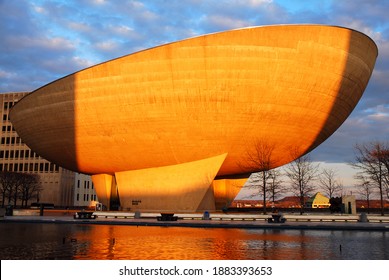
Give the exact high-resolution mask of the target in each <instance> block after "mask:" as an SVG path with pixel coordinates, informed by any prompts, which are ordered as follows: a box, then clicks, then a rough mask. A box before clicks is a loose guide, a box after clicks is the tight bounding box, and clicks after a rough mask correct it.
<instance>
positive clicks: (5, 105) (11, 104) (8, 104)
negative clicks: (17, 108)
mask: <svg viewBox="0 0 389 280" xmlns="http://www.w3.org/2000/svg"><path fill="white" fill-rule="evenodd" d="M14 104H15V102H4V105H3V108H4V110H7V109H10V108H12V106H13V105H14Z"/></svg>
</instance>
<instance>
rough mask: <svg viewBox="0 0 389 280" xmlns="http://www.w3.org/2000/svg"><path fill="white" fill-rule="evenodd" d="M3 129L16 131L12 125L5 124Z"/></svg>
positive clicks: (4, 130)
mask: <svg viewBox="0 0 389 280" xmlns="http://www.w3.org/2000/svg"><path fill="white" fill-rule="evenodd" d="M2 131H3V132H11V131H16V130H15V128H14V127H13V126H12V125H3V128H2Z"/></svg>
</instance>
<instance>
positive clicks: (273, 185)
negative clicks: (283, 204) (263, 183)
mask: <svg viewBox="0 0 389 280" xmlns="http://www.w3.org/2000/svg"><path fill="white" fill-rule="evenodd" d="M269 173H270V176H269V183H268V185H269V188H268V190H269V193H270V199H271V201H272V202H275V200H276V198H277V197H278V196H279V195H280V194H281V193H282V192H284V191H285V188H284V186H283V181H282V180H281V179H280V178H281V176H282V174H281V171H280V170H279V169H273V170H271V171H270V172H269Z"/></svg>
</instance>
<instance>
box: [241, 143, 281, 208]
mask: <svg viewBox="0 0 389 280" xmlns="http://www.w3.org/2000/svg"><path fill="white" fill-rule="evenodd" d="M249 147H250V148H251V149H248V150H247V151H246V156H245V158H244V161H243V162H242V163H240V165H241V168H242V169H243V170H250V171H251V172H252V171H254V172H255V173H257V174H256V175H255V176H257V177H258V179H257V181H258V183H259V189H260V191H259V194H260V195H262V196H263V213H264V214H266V192H267V181H268V179H269V178H270V169H272V168H273V166H275V161H274V159H273V156H272V155H273V150H274V145H272V144H271V143H269V142H267V141H265V140H256V141H255V142H254V144H253V145H250V146H249ZM255 180H256V179H254V181H255Z"/></svg>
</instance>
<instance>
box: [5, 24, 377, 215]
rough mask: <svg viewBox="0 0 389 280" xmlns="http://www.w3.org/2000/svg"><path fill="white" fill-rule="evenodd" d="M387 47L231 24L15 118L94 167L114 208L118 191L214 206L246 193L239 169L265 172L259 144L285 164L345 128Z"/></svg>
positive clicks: (29, 134) (39, 144)
mask: <svg viewBox="0 0 389 280" xmlns="http://www.w3.org/2000/svg"><path fill="white" fill-rule="evenodd" d="M377 55H378V50H377V46H376V45H375V43H374V42H373V41H372V40H371V39H370V38H369V37H367V36H366V35H364V34H362V33H360V32H358V31H355V30H351V29H347V28H343V27H336V26H323V25H279V26H261V27H249V28H244V29H237V30H230V31H225V32H219V33H214V34H207V35H203V36H199V37H195V38H190V39H186V40H182V41H178V42H174V43H170V44H166V45H162V46H158V47H154V48H151V49H147V50H144V51H139V52H136V53H133V54H130V55H127V56H123V57H120V58H117V59H114V60H111V61H107V62H104V63H101V64H98V65H95V66H93V67H90V68H87V69H84V70H81V71H79V72H76V73H74V74H71V75H69V76H66V77H63V78H61V79H59V80H56V81H54V82H52V83H50V84H47V85H45V86H43V87H41V88H39V89H37V90H35V91H33V92H32V93H31V94H29V95H28V96H26V97H24V98H23V99H22V100H21V101H20V102H18V103H17V104H16V105H15V106H14V108H13V109H12V111H11V114H10V118H11V121H12V123H13V125H14V127H15V129H16V131H17V132H18V134H19V135H20V137H21V138H22V139H23V141H24V142H25V143H27V145H29V147H30V148H31V149H33V150H34V151H35V152H37V153H38V154H40V155H41V156H42V157H45V158H46V159H48V160H50V161H52V162H54V163H57V164H58V165H61V166H62V167H64V168H67V169H70V170H73V171H77V172H81V173H86V174H90V175H92V179H93V181H94V185H95V187H96V192H97V194H98V198H99V200H100V201H101V202H103V203H104V204H105V205H107V206H108V207H109V201H111V200H112V198H116V199H119V200H120V206H121V207H122V209H131V210H161V211H165V210H175V211H178V210H180V211H198V210H205V209H207V210H213V209H216V208H220V207H222V206H223V205H225V203H228V201H230V200H231V199H233V197H234V196H235V195H236V194H237V192H238V191H239V187H241V186H242V183H241V182H240V181H239V180H238V179H234V178H239V177H241V176H240V174H249V173H250V172H255V171H257V170H258V168H257V167H255V166H252V165H250V164H245V155H247V154H250V153H255V151H256V149H257V143H258V142H262V143H263V142H266V143H268V144H269V145H271V147H273V148H272V155H271V156H272V161H271V166H270V168H274V167H277V166H281V165H284V164H286V163H289V162H291V161H293V160H294V159H296V158H297V157H299V156H301V155H303V154H306V153H308V152H309V151H311V150H312V149H314V148H315V147H317V146H318V145H319V144H320V143H322V142H323V141H324V140H326V139H327V138H328V137H329V136H330V135H331V134H332V133H334V132H335V130H336V129H337V128H338V127H339V126H340V125H341V124H342V123H343V122H344V121H345V120H346V118H347V117H348V116H349V114H350V113H351V112H352V110H353V109H354V107H355V106H356V104H357V102H358V101H359V99H360V98H361V96H362V94H363V92H364V90H365V87H366V86H367V83H368V81H369V78H370V76H371V74H372V71H373V68H374V64H375V61H376V57H377ZM291 150H293V151H294V152H293V153H291ZM215 205H216V206H215ZM111 206H112V205H111Z"/></svg>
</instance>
